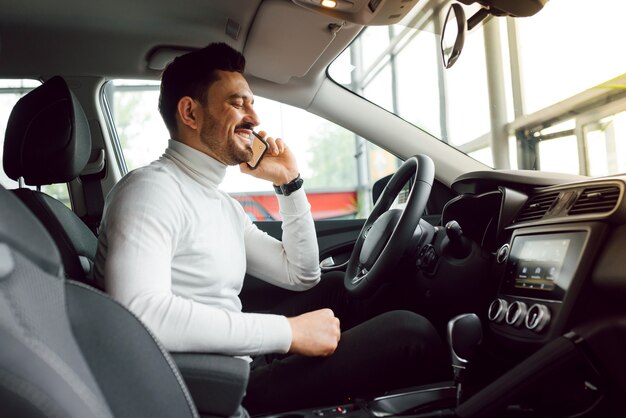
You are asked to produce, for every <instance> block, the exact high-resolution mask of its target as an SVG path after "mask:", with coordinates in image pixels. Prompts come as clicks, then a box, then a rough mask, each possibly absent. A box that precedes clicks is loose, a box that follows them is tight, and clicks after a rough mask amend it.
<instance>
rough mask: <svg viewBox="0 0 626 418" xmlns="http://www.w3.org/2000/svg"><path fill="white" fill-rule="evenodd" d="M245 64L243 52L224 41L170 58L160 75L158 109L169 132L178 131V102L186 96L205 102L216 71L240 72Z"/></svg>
mask: <svg viewBox="0 0 626 418" xmlns="http://www.w3.org/2000/svg"><path fill="white" fill-rule="evenodd" d="M245 67H246V60H245V58H244V57H243V55H242V54H241V53H240V52H238V51H236V50H235V49H233V48H231V47H230V46H228V45H226V44H225V43H213V44H209V45H208V46H206V47H204V48H202V49H199V50H197V51H193V52H190V53H188V54H185V55H181V56H180V57H177V58H175V59H174V61H172V62H171V63H170V64H168V66H167V67H166V68H165V70H164V71H163V74H162V75H161V94H160V96H159V112H161V116H162V117H163V121H164V122H165V125H166V126H167V129H168V130H169V131H170V134H172V135H173V134H175V133H176V132H177V127H176V112H177V111H178V110H177V107H178V101H179V100H180V99H181V98H183V97H185V96H189V97H191V98H193V99H196V100H198V101H200V103H202V104H203V105H206V103H207V91H208V89H209V86H210V85H211V84H212V83H213V82H214V81H215V80H216V79H217V75H216V74H215V71H216V70H222V71H232V72H238V73H242V74H243V71H244V69H245Z"/></svg>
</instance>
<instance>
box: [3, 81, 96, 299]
mask: <svg viewBox="0 0 626 418" xmlns="http://www.w3.org/2000/svg"><path fill="white" fill-rule="evenodd" d="M90 153H91V136H90V133H89V126H88V124H87V118H86V117H85V114H84V112H83V110H82V108H81V106H80V104H79V103H78V100H77V99H76V98H75V97H74V95H73V93H72V92H71V91H70V89H69V87H68V85H67V83H66V82H65V80H63V78H61V77H59V76H56V77H53V78H51V79H49V80H48V81H46V82H45V83H43V84H42V85H41V86H39V87H37V88H36V89H34V90H33V91H31V92H29V93H28V94H26V95H25V96H24V97H22V98H21V99H20V100H19V101H18V102H17V104H16V105H15V107H14V108H13V111H12V112H11V115H10V117H9V121H8V124H7V129H6V135H5V140H4V157H3V165H4V171H5V173H6V174H7V176H9V177H10V178H11V179H13V180H16V181H20V184H21V182H22V181H23V182H24V183H25V184H27V185H29V186H37V189H38V190H37V191H35V190H31V189H29V188H25V187H20V188H19V189H16V190H13V192H14V193H15V194H16V195H17V197H18V198H19V199H20V200H21V201H22V202H24V204H25V205H26V206H28V208H29V209H30V210H31V211H32V212H33V213H34V214H35V216H37V218H39V220H40V221H41V223H42V224H43V225H44V226H45V227H46V229H47V230H48V232H49V233H50V235H52V237H53V239H54V241H55V243H56V245H57V247H58V248H59V250H60V252H61V258H62V260H63V266H64V268H65V274H66V277H71V278H73V279H75V280H79V281H81V282H84V283H87V284H89V285H91V286H96V287H98V286H97V285H96V281H95V279H94V276H93V265H94V259H95V255H96V249H97V245H98V240H97V238H96V236H95V234H94V233H93V232H92V231H91V230H90V229H89V228H88V227H87V225H86V224H85V223H84V222H83V221H82V220H81V219H80V218H79V217H78V216H77V215H76V214H75V213H74V212H73V211H72V210H70V209H69V208H68V207H67V206H65V205H64V204H63V203H61V202H60V201H58V200H56V199H55V198H53V197H51V196H49V195H47V194H45V193H42V192H40V191H39V188H40V186H42V185H48V184H57V183H68V182H70V181H72V180H74V179H76V178H77V177H79V175H80V173H81V172H82V171H83V169H84V168H85V166H86V164H87V161H88V159H89V155H90Z"/></svg>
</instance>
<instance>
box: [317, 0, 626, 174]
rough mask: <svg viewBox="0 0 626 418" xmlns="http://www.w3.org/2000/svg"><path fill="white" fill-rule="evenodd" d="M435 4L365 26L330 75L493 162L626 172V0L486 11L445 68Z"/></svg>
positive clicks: (571, 0)
mask: <svg viewBox="0 0 626 418" xmlns="http://www.w3.org/2000/svg"><path fill="white" fill-rule="evenodd" d="M432 4H433V2H432V1H431V2H422V3H418V4H417V5H416V6H415V8H414V9H413V10H412V11H411V14H410V16H407V18H406V19H404V20H403V22H401V24H398V25H394V26H376V27H374V26H373V27H368V28H366V29H364V30H363V32H362V33H361V34H360V35H359V37H358V38H357V39H356V40H355V41H354V42H353V43H352V45H351V46H350V48H348V49H346V51H344V52H343V54H342V55H341V56H339V57H338V58H337V60H335V62H334V63H333V64H332V65H331V66H330V68H329V75H330V77H332V78H333V79H334V80H335V81H336V82H337V83H340V84H342V85H344V86H345V87H346V88H348V89H350V90H352V91H353V92H355V93H356V94H359V95H361V96H363V97H364V98H366V99H367V100H370V101H372V102H373V103H375V104H377V105H379V106H381V107H382V108H384V109H386V110H388V111H390V112H392V113H394V114H396V115H398V116H400V117H402V118H404V119H405V120H407V121H408V122H410V123H412V124H414V125H416V126H417V127H419V128H420V129H423V130H424V131H427V132H428V133H430V134H432V135H433V136H435V137H437V138H439V139H440V140H442V141H445V142H447V143H448V144H450V145H452V146H454V147H456V148H457V149H459V150H460V151H462V152H465V153H466V154H468V155H470V156H471V157H473V158H475V159H477V160H479V161H481V162H483V163H485V164H487V165H489V166H491V167H494V168H502V169H509V168H512V169H533V170H544V171H556V172H563V173H571V174H581V175H593V176H597V175H608V174H615V173H623V172H626V94H624V93H625V92H626V90H625V89H624V87H625V86H626V84H624V81H626V76H624V74H625V73H626V54H624V53H623V52H622V49H623V48H622V43H623V39H626V25H624V24H623V18H622V16H624V12H626V3H624V2H623V1H621V0H602V1H600V2H589V1H582V0H550V1H548V2H547V3H546V5H545V7H544V8H543V9H542V10H541V11H540V12H539V13H537V14H536V15H535V16H531V17H527V18H504V17H499V18H491V19H490V20H488V21H487V23H485V24H484V25H480V26H478V27H476V28H474V29H472V30H471V31H470V32H469V33H468V34H467V37H466V40H465V46H464V48H463V51H462V53H461V56H460V57H459V59H458V61H457V62H456V63H455V65H454V66H453V67H452V68H450V69H445V68H444V67H443V64H442V57H441V51H440V45H439V39H440V35H439V34H440V33H441V27H442V24H443V21H444V19H445V13H446V12H447V7H448V4H445V5H443V6H442V7H441V8H438V9H435V10H433V9H430V8H429V7H431V6H432ZM464 7H465V6H464ZM465 8H466V14H467V16H468V17H469V16H471V15H472V14H473V13H474V12H475V11H476V8H467V7H465Z"/></svg>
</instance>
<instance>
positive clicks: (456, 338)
mask: <svg viewBox="0 0 626 418" xmlns="http://www.w3.org/2000/svg"><path fill="white" fill-rule="evenodd" d="M482 338H483V329H482V325H481V323H480V319H479V318H478V316H477V315H476V314H473V313H471V314H462V315H458V316H455V317H454V318H452V319H451V320H450V321H448V345H449V347H450V355H451V357H452V370H453V371H454V383H455V384H456V388H457V391H456V402H457V405H458V404H459V403H460V401H461V396H462V394H463V379H464V377H465V370H466V369H467V366H468V364H469V361H470V360H471V358H472V356H473V355H474V352H475V351H476V347H477V346H478V344H480V342H481V340H482Z"/></svg>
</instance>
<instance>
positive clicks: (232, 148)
mask: <svg viewBox="0 0 626 418" xmlns="http://www.w3.org/2000/svg"><path fill="white" fill-rule="evenodd" d="M204 119H205V123H204V124H203V125H202V128H201V129H200V142H202V144H203V145H204V146H205V147H207V148H209V149H210V150H211V151H212V152H213V153H214V155H215V156H216V157H217V158H218V159H219V160H220V161H221V162H222V163H224V164H226V165H239V164H241V163H246V162H248V161H250V159H251V158H252V148H251V147H241V145H240V142H239V140H238V139H236V138H228V137H227V138H222V137H221V136H220V133H218V132H217V131H218V129H216V128H217V127H218V126H219V123H218V121H217V119H216V118H214V117H213V116H212V115H211V114H210V113H209V112H208V111H207V112H206V113H205V115H204Z"/></svg>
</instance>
